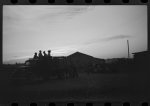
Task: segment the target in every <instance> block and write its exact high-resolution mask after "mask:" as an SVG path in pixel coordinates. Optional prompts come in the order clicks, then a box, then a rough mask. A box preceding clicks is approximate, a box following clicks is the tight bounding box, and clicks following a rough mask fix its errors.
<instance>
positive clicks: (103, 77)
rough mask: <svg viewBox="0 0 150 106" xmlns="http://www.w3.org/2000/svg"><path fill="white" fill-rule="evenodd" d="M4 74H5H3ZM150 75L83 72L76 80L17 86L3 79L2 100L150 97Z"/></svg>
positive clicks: (129, 98) (128, 98) (112, 99)
mask: <svg viewBox="0 0 150 106" xmlns="http://www.w3.org/2000/svg"><path fill="white" fill-rule="evenodd" d="M1 76H2V73H1ZM149 84H150V81H149V77H148V75H147V74H146V73H144V74H141V73H140V74H133V73H114V74H106V73H105V74H100V73H97V74H96V73H95V74H90V75H87V74H85V73H84V74H83V73H82V74H79V77H78V78H76V79H66V80H49V81H47V82H42V83H36V84H30V85H23V86H14V85H12V84H10V82H9V81H8V80H7V79H5V77H4V75H3V79H2V77H1V79H0V86H1V88H0V102H10V101H31V100H32V101H57V100H58V101H59V100H62V101H63V100H64V101H68V100H73V101H82V100H88V101H89V100H90V101H95V100H110V101H116V100H117V101H118V100H133V101H134V100H144V101H145V100H149V99H150V95H149V94H150V92H149V88H150V87H149Z"/></svg>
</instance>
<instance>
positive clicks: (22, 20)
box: [3, 5, 148, 63]
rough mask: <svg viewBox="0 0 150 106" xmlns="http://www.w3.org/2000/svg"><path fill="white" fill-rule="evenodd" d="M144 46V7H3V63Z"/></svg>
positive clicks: (104, 54) (123, 53)
mask: <svg viewBox="0 0 150 106" xmlns="http://www.w3.org/2000/svg"><path fill="white" fill-rule="evenodd" d="M127 40H129V45H130V56H131V57H132V53H134V52H141V51H145V50H147V43H148V42H147V6H145V5H111V6H108V5H105V6H103V5H95V6H93V5H71V6H69V5H66V6H64V5H34V6H33V5H32V6H30V5H15V6H14V5H4V6H3V62H4V63H5V62H8V61H10V60H16V62H17V61H18V60H19V59H24V58H32V57H33V55H34V53H35V52H38V51H39V50H42V51H46V52H47V51H48V50H51V51H52V52H51V54H52V56H67V55H70V54H72V53H74V52H76V51H79V52H82V53H85V54H88V55H91V56H93V57H97V58H104V59H107V58H126V57H127V56H128V51H127V50H128V48H127Z"/></svg>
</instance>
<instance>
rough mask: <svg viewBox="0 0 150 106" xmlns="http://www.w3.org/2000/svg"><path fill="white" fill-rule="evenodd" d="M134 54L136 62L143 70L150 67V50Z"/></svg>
mask: <svg viewBox="0 0 150 106" xmlns="http://www.w3.org/2000/svg"><path fill="white" fill-rule="evenodd" d="M132 54H134V63H135V65H136V67H137V68H139V69H142V71H144V70H146V69H147V68H150V65H149V63H150V51H142V52H136V53H132ZM148 71H149V70H148Z"/></svg>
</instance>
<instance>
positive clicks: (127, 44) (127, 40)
mask: <svg viewBox="0 0 150 106" xmlns="http://www.w3.org/2000/svg"><path fill="white" fill-rule="evenodd" d="M127 46H128V58H130V52H129V41H128V40H127Z"/></svg>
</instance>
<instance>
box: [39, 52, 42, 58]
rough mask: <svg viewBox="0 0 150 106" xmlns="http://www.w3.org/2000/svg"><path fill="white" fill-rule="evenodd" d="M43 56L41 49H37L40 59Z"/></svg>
mask: <svg viewBox="0 0 150 106" xmlns="http://www.w3.org/2000/svg"><path fill="white" fill-rule="evenodd" d="M42 57H43V55H42V51H41V50H39V59H41V58H42Z"/></svg>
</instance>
